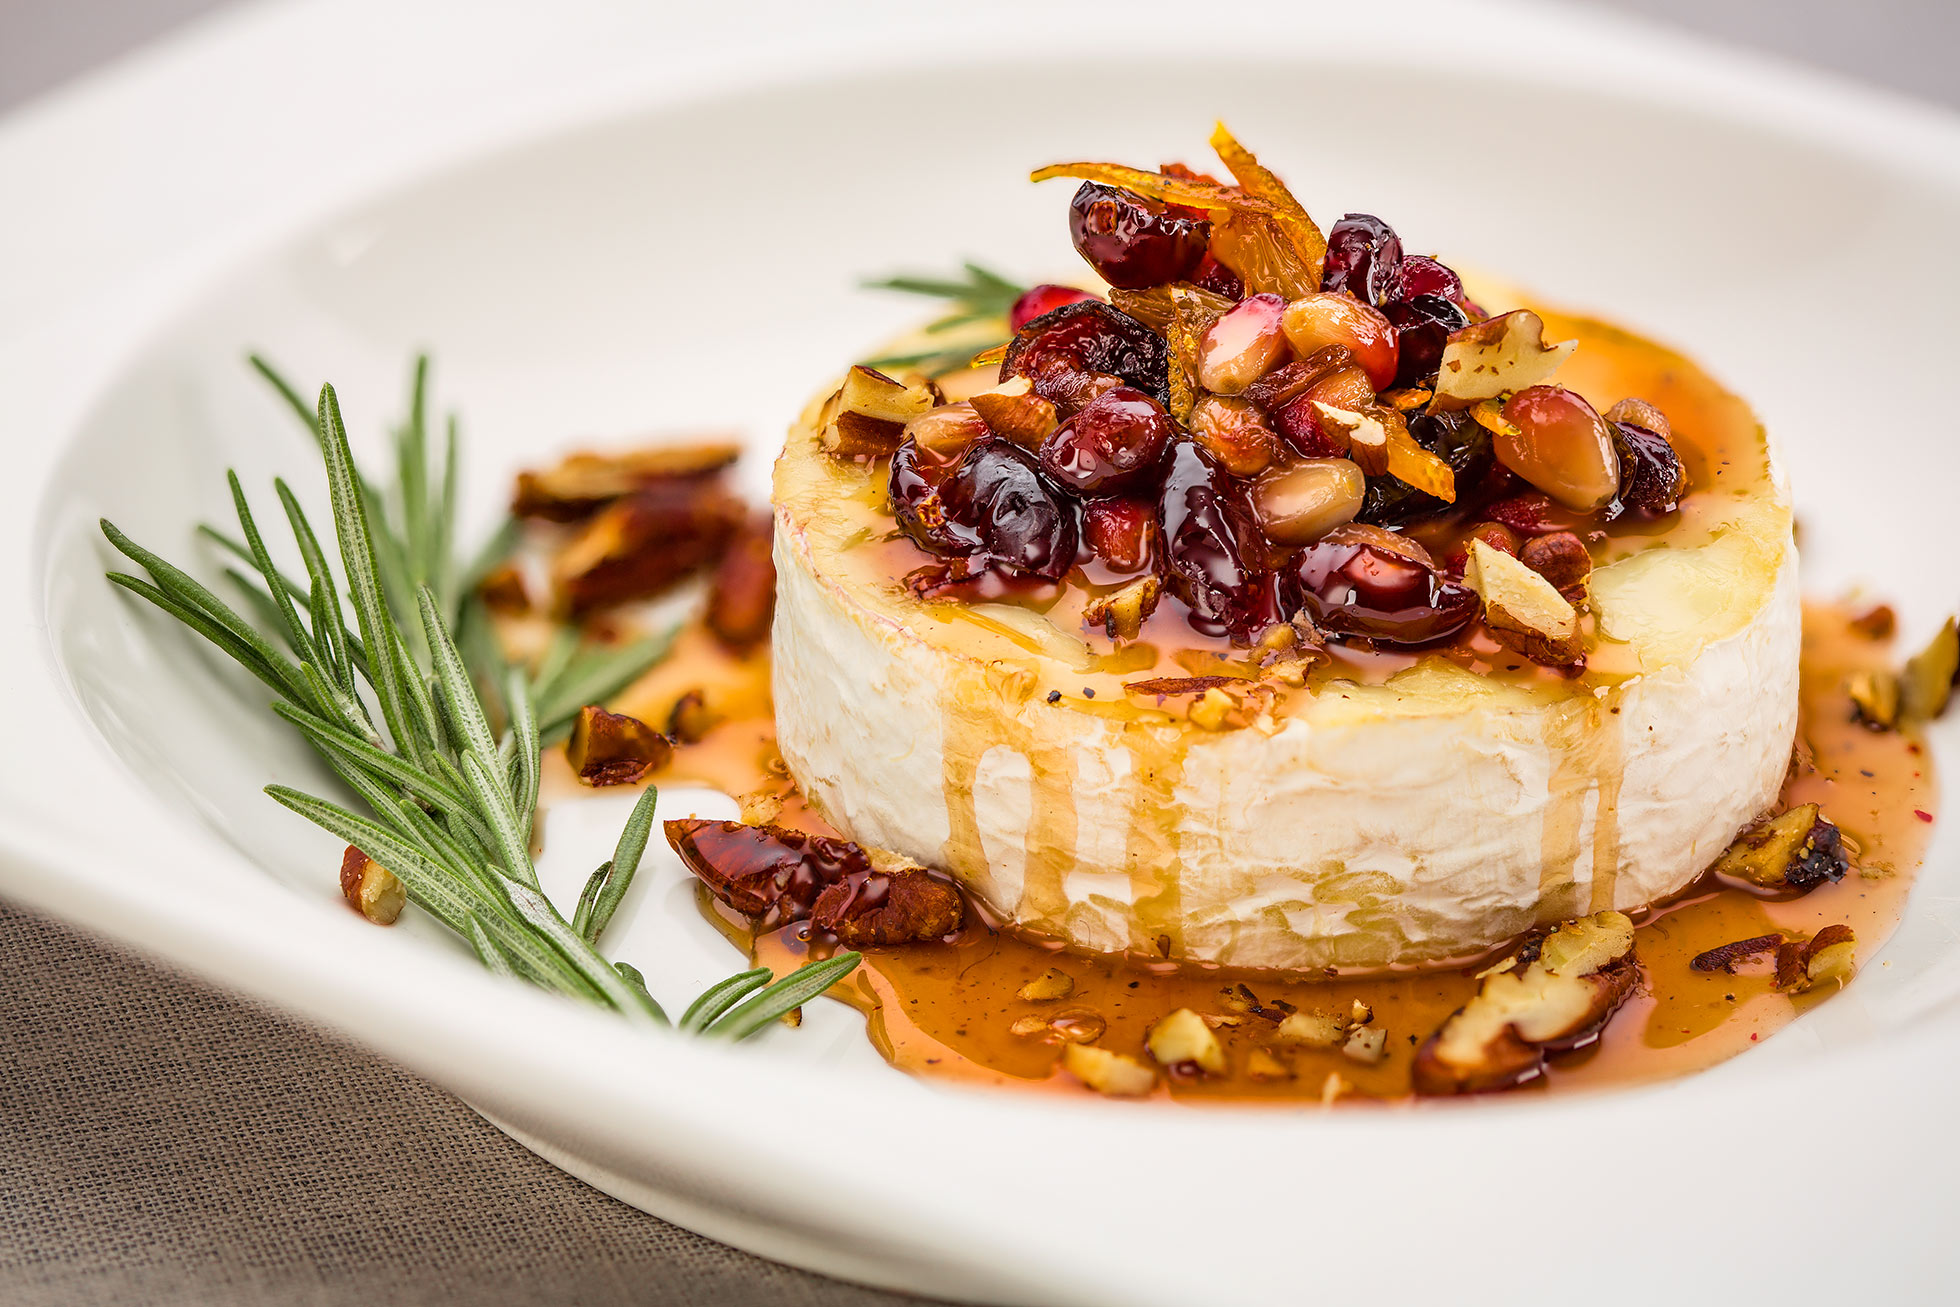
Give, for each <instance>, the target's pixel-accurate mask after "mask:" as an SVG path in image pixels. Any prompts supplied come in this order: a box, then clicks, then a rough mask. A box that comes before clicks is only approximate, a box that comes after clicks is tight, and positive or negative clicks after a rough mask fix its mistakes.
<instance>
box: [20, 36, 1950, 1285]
mask: <svg viewBox="0 0 1960 1307" xmlns="http://www.w3.org/2000/svg"><path fill="white" fill-rule="evenodd" d="M1567 2H1568V3H1592V4H1597V5H1600V6H1601V7H1606V8H1613V9H1619V10H1623V11H1626V12H1628V13H1633V14H1639V15H1644V16H1648V17H1652V18H1655V19H1657V20H1662V21H1666V22H1671V23H1674V24H1677V25H1679V26H1682V27H1685V28H1688V29H1691V30H1694V31H1697V32H1701V33H1704V34H1707V35H1709V36H1711V37H1714V38H1716V39H1719V40H1722V41H1726V42H1729V43H1732V44H1738V45H1744V46H1748V47H1752V48H1755V49H1758V50H1761V51H1764V52H1769V53H1774V54H1779V55H1784V56H1789V57H1792V58H1796V59H1799V60H1802V61H1804V62H1807V63H1811V64H1814V65H1817V66H1821V67H1825V68H1829V69H1832V70H1835V71H1837V72H1840V73H1844V74H1847V75H1850V76H1854V77H1859V78H1862V79H1864V80H1866V81H1869V82H1873V83H1876V84H1878V85H1882V86H1885V87H1887V88H1890V89H1892V90H1894V91H1898V92H1901V93H1905V94H1911V95H1917V96H1920V97H1923V98H1928V99H1933V100H1937V101H1940V102H1942V103H1945V104H1948V105H1960V73H1957V72H1956V71H1955V62H1956V59H1960V0H1567ZM223 7H224V6H223V5H220V4H217V3H213V0H0V110H5V109H7V108H9V107H11V106H13V105H16V104H19V103H21V102H22V101H24V100H27V99H30V98H32V97H34V96H37V95H40V94H43V93H47V92H50V91H58V88H59V87H60V86H61V85H62V83H64V82H66V81H69V80H70V79H72V78H75V77H78V76H82V75H85V74H86V73H87V72H88V71H89V70H91V69H95V68H99V67H101V66H102V65H103V64H104V63H106V62H108V61H110V60H113V59H114V58H115V57H116V56H118V55H121V54H123V53H125V52H127V51H129V50H132V49H134V48H136V47H137V46H140V45H141V44H143V43H144V42H147V41H150V40H153V39H155V38H156V37H158V36H160V35H163V34H165V33H168V32H171V31H173V30H175V29H177V28H180V27H181V26H183V25H184V24H186V23H189V22H193V21H195V20H196V19H197V18H199V17H202V16H205V15H207V14H210V13H212V12H215V11H217V10H218V9H220V8H223ZM0 1047H3V1048H4V1050H5V1051H4V1053H0V1058H3V1059H4V1061H3V1062H0V1065H4V1068H5V1070H4V1072H0V1300H4V1301H5V1302H8V1303H19V1304H40V1303H132V1302H145V1303H185V1304H192V1303H197V1304H202V1303H214V1302H260V1301H276V1302H281V1303H295V1304H302V1303H303V1304H321V1305H323V1307H325V1305H327V1304H348V1303H360V1304H363V1307H366V1305H368V1304H373V1303H409V1304H415V1303H443V1302H452V1301H474V1302H484V1303H497V1304H506V1303H511V1304H515V1303H552V1304H566V1305H571V1304H615V1303H658V1304H689V1305H693V1304H729V1305H730V1307H734V1305H736V1304H741V1305H743V1307H748V1305H750V1304H753V1305H755V1307H769V1305H771V1304H785V1305H787V1304H809V1305H812V1307H814V1305H817V1304H823V1305H826V1307H829V1305H833V1304H835V1305H842V1304H851V1305H853V1307H856V1305H860V1304H882V1303H896V1302H899V1301H900V1300H899V1299H897V1298H893V1297H891V1296H889V1295H885V1294H875V1293H870V1292H867V1291H865V1290H861V1289H855V1288H851V1287H849V1286H845V1285H840V1284H836V1283H834V1282H831V1281H827V1280H823V1279H820V1278H818V1277H816V1276H811V1275H806V1274H803V1273H801V1272H797V1271H792V1270H788V1269H786V1268H783V1267H779V1266H775V1265H772V1264H770V1263H767V1262H762V1261H759V1260H757V1259H755V1258H752V1257H748V1256H745V1255H743V1254H741V1253H737V1252H734V1251H731V1250H729V1249H725V1248H722V1247H720V1246H719V1245H716V1244H713V1243H710V1242H708V1241H707V1240H704V1239H700V1238H697V1237H695V1236H693V1235H690V1234H687V1233H686V1232H684V1231H681V1230H678V1229H675V1228H674V1227H672V1226H669V1225H666V1224H664V1223H663V1222H660V1221H657V1220H654V1219H653V1218H651V1217H648V1216H644V1215H642V1214H640V1213H638V1212H636V1211H633V1210H632V1209H630V1208H628V1207H625V1206H623V1205H622V1204H619V1203H615V1202H613V1201H612V1200H610V1199H608V1198H605V1197H604V1196H602V1195H600V1194H598V1193H597V1192H595V1191H593V1190H590V1189H587V1188H585V1187H584V1186H583V1185H581V1184H580V1183H579V1182H577V1181H575V1180H572V1179H570V1178H569V1177H567V1176H564V1175H562V1174H561V1173H559V1172H557V1171H555V1170H553V1169H552V1168H550V1167H549V1166H546V1165H545V1164H544V1163H543V1162H541V1161H539V1160H537V1159H536V1158H535V1157H533V1156H532V1155H531V1154H529V1153H527V1152H525V1151H524V1150H523V1149H521V1148H519V1147H518V1146H517V1145H515V1144H513V1143H511V1142H510V1141H509V1140H508V1139H506V1138H505V1137H504V1136H503V1135H501V1134H499V1133H498V1132H497V1131H496V1130H494V1129H492V1128H491V1127H489V1126H488V1125H485V1124H484V1123H483V1122H482V1121H481V1120H479V1119H478V1118H477V1117H476V1116H474V1115H473V1114H472V1113H471V1112H470V1111H469V1110H468V1109H467V1108H465V1107H463V1106H462V1105H461V1104H460V1103H458V1102H457V1101H456V1100H454V1099H453V1098H451V1097H449V1096H448V1095H447V1094H445V1093H443V1092H441V1091H440V1090H437V1089H435V1088H433V1087H432V1086H429V1085H427V1084H424V1083H422V1082H420V1081H418V1080H416V1079H415V1078H413V1077H412V1076H410V1075H408V1074H407V1073H405V1072H403V1071H401V1070H399V1069H398V1068H396V1067H393V1066H391V1065H389V1064H388V1063H386V1062H383V1061H381V1060H379V1059H377V1058H375V1057H373V1056H371V1055H369V1054H366V1053H364V1052H361V1051H360V1050H358V1049H354V1048H351V1047H348V1046H347V1045H345V1044H341V1043H339V1042H338V1041H336V1040H334V1039H333V1038H331V1037H329V1036H326V1035H323V1034H320V1033H318V1032H316V1031H313V1030H310V1029H308V1028H305V1027H302V1026H298V1025H295V1024H293V1023H291V1022H289V1021H286V1020H284V1019H283V1018H281V1017H279V1016H276V1015H274V1014H272V1013H269V1012H267V1011H264V1010H263V1009H260V1008H258V1007H255V1006H253V1005H251V1004H249V1003H246V1002H244V1001H241V1000H239V999H236V998H233V997H229V996H226V995H221V994H217V993H214V992H212V991H210V990H207V989H204V988H203V987H201V986H199V985H197V984H195V983H193V982H190V981H187V980H184V979H182V978H180V977H177V976H174V975H171V974H169V973H167V972H165V971H162V970H159V969H158V968H156V967H154V966H151V965H150V964H148V963H146V962H143V961H141V960H138V959H136V958H133V957H131V956H129V955H128V954H126V953H124V952H122V951H121V950H119V949H116V948H114V947H110V946H105V945H102V944H100V943H97V942H94V941H91V940H89V939H87V938H85V937H84V936H82V935H79V934H77V933H75V932H73V931H71V930H69V929H67V928H66V927H62V926H58V925H55V924H53V923H51V922H47V921H44V920H41V919H38V918H35V917H32V916H29V915H27V914H25V913H22V912H19V911H16V910H13V909H9V908H7V907H5V906H0Z"/></svg>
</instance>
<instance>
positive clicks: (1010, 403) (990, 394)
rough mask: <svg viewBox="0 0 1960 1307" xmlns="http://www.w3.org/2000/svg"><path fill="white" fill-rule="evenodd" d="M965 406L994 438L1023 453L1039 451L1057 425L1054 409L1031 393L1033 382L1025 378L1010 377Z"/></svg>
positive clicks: (984, 391) (974, 397)
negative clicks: (1003, 439)
mask: <svg viewBox="0 0 1960 1307" xmlns="http://www.w3.org/2000/svg"><path fill="white" fill-rule="evenodd" d="M967 403H969V404H971V405H973V411H974V412H975V413H978V414H979V415H980V418H981V420H982V421H984V422H985V423H986V424H987V426H988V428H989V429H990V430H991V431H992V432H993V433H994V434H995V435H997V436H1001V437H1003V438H1005V439H1007V440H1011V441H1013V442H1014V443H1015V444H1017V445H1020V446H1021V447H1022V448H1024V449H1038V448H1040V447H1041V442H1042V441H1044V440H1046V439H1047V438H1048V437H1049V435H1050V434H1051V433H1053V432H1054V430H1055V428H1056V426H1058V425H1059V419H1058V418H1057V415H1056V412H1055V406H1054V405H1053V404H1051V403H1049V402H1048V401H1047V400H1045V399H1043V398H1042V397H1041V396H1039V395H1037V394H1035V393H1034V382H1033V381H1032V380H1031V379H1029V378H1027V377H1021V376H1014V377H1009V378H1008V379H1007V380H1005V381H1003V382H1001V383H1000V384H999V385H998V386H995V387H994V388H993V389H992V390H983V391H981V392H980V393H979V394H977V395H975V396H973V397H972V398H971V399H969V400H967Z"/></svg>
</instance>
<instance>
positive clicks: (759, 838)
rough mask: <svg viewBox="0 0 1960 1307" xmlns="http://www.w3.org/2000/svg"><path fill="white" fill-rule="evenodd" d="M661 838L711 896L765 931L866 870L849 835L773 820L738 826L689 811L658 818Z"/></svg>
mask: <svg viewBox="0 0 1960 1307" xmlns="http://www.w3.org/2000/svg"><path fill="white" fill-rule="evenodd" d="M666 834H667V842H668V843H669V844H671V845H673V846H674V852H676V853H678V854H680V855H681V861H683V862H685V863H686V864H687V867H688V870H690V871H692V872H693V873H694V874H695V875H696V876H699V877H700V878H701V880H702V882H703V883H705V884H706V885H707V887H708V888H709V889H710V890H711V891H713V892H714V896H715V897H716V898H718V899H720V900H721V901H722V902H723V903H726V904H727V905H728V906H729V907H731V908H734V909H735V910H736V911H737V912H740V913H742V914H743V915H745V916H750V917H760V918H762V924H763V926H764V928H765V929H774V928H775V927H776V926H780V925H783V924H784V923H786V922H791V921H802V920H803V919H804V918H806V917H808V916H809V915H810V911H811V909H812V908H814V907H815V906H816V902H817V898H818V897H819V896H820V895H821V894H822V893H823V892H824V890H825V889H827V888H828V887H829V886H831V885H833V884H836V883H837V882H839V881H842V880H846V879H851V880H857V881H863V880H866V879H868V878H871V877H872V876H873V874H874V873H873V871H872V867H871V859H870V857H869V856H868V855H867V854H866V853H865V851H864V850H863V849H862V848H860V847H859V846H857V845H856V844H853V843H851V842H850V841H849V840H840V839H832V838H829V837H828V836H823V835H811V834H808V833H806V832H804V831H799V830H789V829H787V828H785V827H781V826H744V825H742V824H741V823H739V822H733V821H720V822H716V821H708V820H706V819H704V818H699V817H689V818H684V819H681V820H678V821H670V822H668V823H666Z"/></svg>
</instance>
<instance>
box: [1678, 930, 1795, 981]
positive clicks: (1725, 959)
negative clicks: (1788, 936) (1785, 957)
mask: <svg viewBox="0 0 1960 1307" xmlns="http://www.w3.org/2000/svg"><path fill="white" fill-rule="evenodd" d="M1782 943H1783V936H1781V935H1778V934H1769V935H1756V936H1753V937H1751V938H1749V939H1738V940H1736V941H1735V942H1733V943H1730V944H1722V945H1718V946H1717V947H1715V948H1712V949H1708V950H1706V951H1705V952H1701V953H1697V954H1695V956H1694V960H1693V961H1692V962H1690V963H1688V966H1689V967H1691V968H1692V969H1694V970H1696V971H1730V972H1732V971H1734V970H1735V964H1736V963H1738V962H1741V961H1742V960H1744V959H1745V958H1753V957H1755V956H1756V955H1757V954H1759V953H1774V952H1775V951H1776V949H1777V946H1778V945H1780V944H1782Z"/></svg>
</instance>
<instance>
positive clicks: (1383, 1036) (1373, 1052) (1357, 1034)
mask: <svg viewBox="0 0 1960 1307" xmlns="http://www.w3.org/2000/svg"><path fill="white" fill-rule="evenodd" d="M1341 1052H1342V1053H1343V1054H1345V1055H1346V1056H1348V1057H1351V1058H1353V1059H1354V1060H1355V1061H1357V1062H1360V1063H1363V1064H1364V1065H1367V1066H1373V1065H1375V1064H1376V1063H1377V1062H1380V1061H1381V1060H1382V1059H1384V1058H1386V1057H1387V1056H1388V1032H1387V1031H1386V1030H1382V1029H1380V1028H1379V1027H1376V1026H1365V1027H1360V1028H1357V1029H1355V1030H1351V1031H1349V1032H1348V1037H1347V1043H1345V1044H1343V1045H1341Z"/></svg>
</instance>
